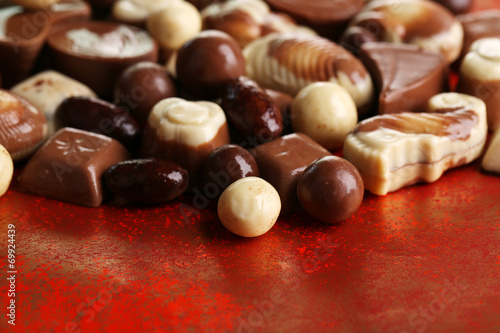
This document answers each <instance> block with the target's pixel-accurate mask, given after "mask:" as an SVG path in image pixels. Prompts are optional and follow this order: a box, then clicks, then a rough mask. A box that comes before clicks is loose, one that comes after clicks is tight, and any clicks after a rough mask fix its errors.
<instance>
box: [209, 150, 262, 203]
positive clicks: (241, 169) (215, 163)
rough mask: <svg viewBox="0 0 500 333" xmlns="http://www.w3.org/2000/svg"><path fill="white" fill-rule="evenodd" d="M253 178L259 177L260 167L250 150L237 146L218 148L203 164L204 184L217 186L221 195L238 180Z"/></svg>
mask: <svg viewBox="0 0 500 333" xmlns="http://www.w3.org/2000/svg"><path fill="white" fill-rule="evenodd" d="M251 176H255V177H258V176H259V166H258V165H257V162H256V161H255V158H254V157H253V155H252V154H251V153H250V152H249V151H248V150H246V149H245V148H243V147H241V146H238V145H235V144H228V145H224V146H220V147H218V148H216V149H215V150H214V151H212V152H211V153H210V155H208V157H207V158H206V160H205V162H204V164H203V183H204V184H208V183H213V184H216V185H217V186H218V188H219V190H220V191H219V194H221V193H222V191H224V189H225V188H226V187H228V186H229V185H231V184H232V183H234V182H235V181H237V180H238V179H241V178H244V177H251Z"/></svg>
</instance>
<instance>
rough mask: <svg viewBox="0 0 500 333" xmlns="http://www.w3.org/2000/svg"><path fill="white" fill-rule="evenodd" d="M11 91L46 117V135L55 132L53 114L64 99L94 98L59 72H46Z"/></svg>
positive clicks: (81, 85) (87, 88)
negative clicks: (77, 97) (76, 97)
mask: <svg viewBox="0 0 500 333" xmlns="http://www.w3.org/2000/svg"><path fill="white" fill-rule="evenodd" d="M12 91H13V92H14V93H16V94H18V95H19V96H21V97H24V98H25V99H27V100H28V101H30V102H31V103H32V104H33V105H35V106H36V107H37V108H38V109H39V110H40V111H42V112H43V113H44V114H45V116H46V117H47V124H48V134H49V135H51V134H52V133H54V131H55V127H54V122H53V120H54V119H53V118H54V113H55V111H56V109H57V107H58V106H59V104H61V103H62V102H63V101H64V100H65V99H66V98H69V97H74V96H88V97H96V94H95V93H94V92H93V91H92V90H91V89H90V88H89V87H87V86H86V85H84V84H83V83H80V82H78V81H76V80H73V79H71V78H69V77H67V76H65V75H63V74H61V73H59V72H56V71H52V70H48V71H45V72H42V73H39V74H37V75H35V76H32V77H30V78H28V79H26V80H25V81H23V82H21V83H19V84H17V85H16V86H15V87H13V88H12Z"/></svg>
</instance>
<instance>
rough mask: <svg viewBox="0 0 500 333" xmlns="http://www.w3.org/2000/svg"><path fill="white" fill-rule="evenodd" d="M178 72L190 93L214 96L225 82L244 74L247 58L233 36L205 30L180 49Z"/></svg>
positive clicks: (208, 97)
mask: <svg viewBox="0 0 500 333" xmlns="http://www.w3.org/2000/svg"><path fill="white" fill-rule="evenodd" d="M176 72H177V77H178V79H179V82H180V83H181V84H182V86H183V87H184V88H185V89H186V90H187V91H188V92H190V93H192V94H194V95H196V96H199V97H201V98H207V99H215V98H217V97H218V95H219V93H220V89H221V87H222V86H223V85H224V84H225V83H227V82H228V81H229V80H231V79H234V78H237V77H238V76H240V75H244V74H245V59H244V58H243V54H242V52H241V49H240V47H239V46H238V43H237V42H236V41H235V40H234V39H233V38H232V37H231V36H229V35H228V34H226V33H224V32H222V31H216V30H205V31H202V32H201V33H199V34H198V35H197V36H196V37H195V38H193V39H191V40H189V41H188V42H186V43H185V44H184V45H182V47H181V48H180V49H179V51H178V54H177V62H176Z"/></svg>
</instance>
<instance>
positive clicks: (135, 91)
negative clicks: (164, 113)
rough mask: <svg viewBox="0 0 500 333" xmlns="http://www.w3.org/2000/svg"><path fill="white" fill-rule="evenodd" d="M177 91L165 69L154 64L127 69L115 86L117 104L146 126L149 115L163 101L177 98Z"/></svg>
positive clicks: (138, 65)
mask: <svg viewBox="0 0 500 333" xmlns="http://www.w3.org/2000/svg"><path fill="white" fill-rule="evenodd" d="M176 95H177V89H176V88H175V84H174V82H173V80H172V78H171V77H170V75H169V74H168V72H167V70H166V69H165V67H162V66H160V65H159V64H156V63H154V62H149V61H145V62H140V63H137V64H135V65H132V66H130V67H129V68H127V69H126V70H125V71H124V72H123V73H122V74H121V75H120V77H119V78H118V80H117V81H116V85H115V92H114V96H115V103H116V104H117V105H119V106H121V107H122V108H123V109H125V110H127V111H130V113H131V114H132V116H133V117H134V118H135V119H136V120H137V121H138V122H139V124H141V126H144V125H146V122H147V120H148V116H149V113H150V112H151V110H152V109H153V106H155V104H156V103H158V102H159V101H161V100H162V99H165V98H169V97H175V96H176Z"/></svg>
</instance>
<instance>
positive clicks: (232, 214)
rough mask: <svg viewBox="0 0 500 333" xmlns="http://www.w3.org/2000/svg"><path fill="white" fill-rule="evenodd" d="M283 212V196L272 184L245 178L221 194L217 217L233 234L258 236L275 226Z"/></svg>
mask: <svg viewBox="0 0 500 333" xmlns="http://www.w3.org/2000/svg"><path fill="white" fill-rule="evenodd" d="M280 209H281V202H280V196H279V195H278V192H276V189H275V188H274V187H273V186H272V185H271V184H269V183H268V182H266V181H265V180H264V179H262V178H259V177H246V178H242V179H239V180H237V181H236V182H234V183H232V184H231V185H230V186H229V187H228V188H227V189H226V190H225V191H224V192H223V193H222V195H221V196H220V198H219V202H218V204H217V215H218V216H219V219H220V221H221V222H222V224H223V225H224V226H225V227H226V228H227V229H228V230H229V231H231V232H232V233H234V234H236V235H239V236H242V237H257V236H261V235H263V234H265V233H266V232H268V231H269V230H270V229H271V228H272V227H273V226H274V224H275V222H276V220H277V219H278V216H279V215H280Z"/></svg>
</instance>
